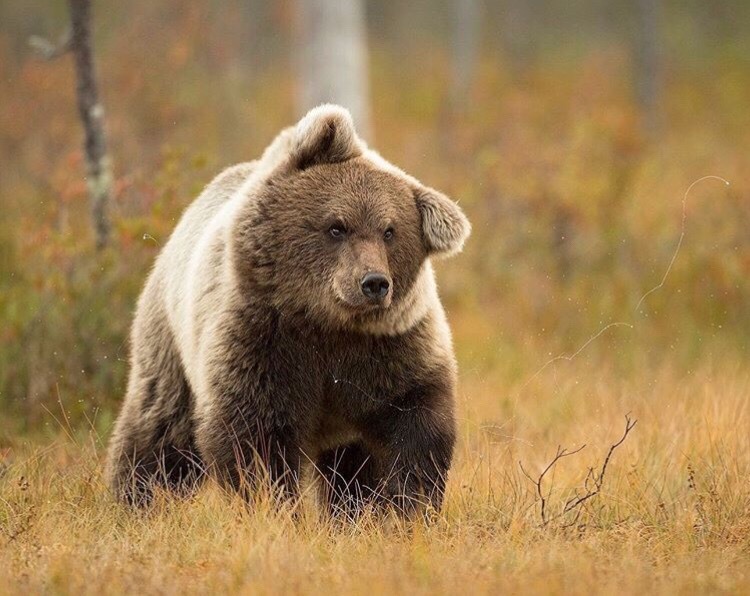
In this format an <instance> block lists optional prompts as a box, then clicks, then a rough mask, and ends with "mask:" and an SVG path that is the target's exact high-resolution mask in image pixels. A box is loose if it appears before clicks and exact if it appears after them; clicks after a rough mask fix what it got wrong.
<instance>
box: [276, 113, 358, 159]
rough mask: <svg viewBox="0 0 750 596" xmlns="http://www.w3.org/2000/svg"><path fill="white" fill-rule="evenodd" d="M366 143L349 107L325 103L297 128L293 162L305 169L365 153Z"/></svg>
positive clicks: (292, 150) (292, 151)
mask: <svg viewBox="0 0 750 596" xmlns="http://www.w3.org/2000/svg"><path fill="white" fill-rule="evenodd" d="M362 149H363V145H362V142H361V141H360V140H359V137H358V136H357V133H356V131H355V130H354V122H353V120H352V116H351V114H350V113H349V111H348V110H346V109H345V108H342V107H341V106H336V105H332V104H323V105H321V106H318V107H317V108H313V109H312V110H310V111H309V112H308V113H307V115H306V116H305V117H304V118H302V120H300V121H299V123H298V124H297V126H296V127H295V129H294V138H293V140H292V146H291V152H290V154H291V159H292V163H293V164H294V165H295V166H296V167H297V168H299V169H301V170H304V169H305V168H309V167H310V166H313V165H317V164H323V163H338V162H341V161H346V160H348V159H352V158H353V157H357V156H359V155H362Z"/></svg>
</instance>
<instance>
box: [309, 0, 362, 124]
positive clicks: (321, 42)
mask: <svg viewBox="0 0 750 596" xmlns="http://www.w3.org/2000/svg"><path fill="white" fill-rule="evenodd" d="M298 8H299V38H300V40H301V44H300V48H299V60H298V61H297V68H298V70H299V73H298V77H299V101H298V106H299V112H300V114H303V113H305V112H307V110H309V109H310V108H312V107H315V106H316V105H318V104H321V103H326V102H330V103H337V104H340V105H342V106H344V107H345V108H347V109H348V110H349V111H350V112H351V114H352V117H353V118H354V122H355V124H356V125H357V129H358V131H359V133H360V134H361V135H362V136H363V137H364V138H366V139H367V138H369V137H370V131H371V125H370V102H369V89H368V87H369V85H368V80H367V43H366V32H365V7H364V2H363V0H345V1H344V0H298Z"/></svg>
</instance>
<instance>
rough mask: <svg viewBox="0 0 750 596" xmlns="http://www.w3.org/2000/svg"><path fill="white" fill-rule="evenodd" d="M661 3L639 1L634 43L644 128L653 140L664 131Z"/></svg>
mask: <svg viewBox="0 0 750 596" xmlns="http://www.w3.org/2000/svg"><path fill="white" fill-rule="evenodd" d="M661 10H662V5H661V0H638V2H637V11H638V21H637V33H636V35H635V39H634V43H635V48H634V62H635V73H634V79H635V91H636V96H637V99H638V104H639V106H640V108H641V113H642V117H643V125H644V128H645V129H646V132H647V133H648V134H649V135H650V136H654V135H656V134H657V133H658V132H659V129H660V128H661V110H660V109H659V102H660V98H661V56H660V39H659V35H660V29H661V26H660V22H661Z"/></svg>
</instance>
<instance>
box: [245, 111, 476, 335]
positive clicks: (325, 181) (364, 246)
mask: <svg viewBox="0 0 750 596" xmlns="http://www.w3.org/2000/svg"><path fill="white" fill-rule="evenodd" d="M258 169H259V171H263V172H264V173H263V174H262V176H260V179H259V180H258V181H257V182H256V183H255V184H253V189H252V191H251V192H249V193H248V194H249V195H250V196H251V197H252V199H251V201H249V204H248V207H247V209H246V211H245V213H244V214H243V215H242V217H241V218H240V224H239V225H238V228H237V231H238V233H237V234H236V235H235V238H236V239H237V240H238V241H237V242H236V243H235V246H237V247H238V249H239V251H240V254H239V255H238V257H239V258H238V261H237V263H238V265H239V266H240V267H241V271H240V275H241V276H242V277H244V278H246V279H247V280H249V281H250V282H251V285H253V286H254V289H255V291H257V290H259V289H260V290H266V291H265V292H264V295H265V296H266V298H267V299H268V300H270V301H271V302H272V303H273V304H274V306H275V307H276V308H277V309H279V311H280V312H293V313H301V314H304V315H305V316H306V317H307V318H308V319H313V320H315V321H316V322H317V323H318V324H321V325H323V326H328V327H332V328H345V329H349V330H352V329H354V330H364V331H367V332H371V333H385V334H388V333H399V332H403V331H405V330H406V329H408V328H409V327H410V326H411V325H413V324H414V323H415V322H416V321H417V320H419V318H420V317H421V316H423V315H424V313H425V312H426V310H427V308H428V306H429V304H428V303H429V301H430V300H432V299H435V297H436V294H435V287H434V279H433V274H432V269H431V266H430V258H431V257H436V256H447V255H452V254H454V253H456V252H458V251H460V250H461V248H462V247H463V244H464V241H465V240H466V238H467V237H468V236H469V233H470V230H471V227H470V225H469V222H468V220H467V219H466V217H465V215H464V214H463V212H462V211H461V209H460V208H459V207H458V205H456V203H454V202H453V201H452V200H450V199H449V198H448V197H446V196H445V195H443V194H441V193H439V192H437V191H435V190H433V189H431V188H428V187H426V186H424V185H422V184H421V183H420V182H419V181H417V180H416V179H415V178H413V177H411V176H409V175H407V174H405V173H404V172H402V171H401V170H399V169H398V168H396V167H395V166H393V165H391V164H390V163H388V162H387V161H385V160H384V159H383V158H381V157H380V156H379V155H378V154H377V153H375V152H374V151H372V150H370V149H368V148H367V146H366V145H365V144H364V143H363V141H362V140H361V139H360V138H359V137H358V136H357V133H356V131H355V129H354V125H353V122H352V118H351V116H350V115H349V112H348V111H346V110H345V109H344V108H341V107H338V106H333V105H323V106H319V107H317V108H315V109H313V110H312V111H310V112H309V113H308V114H307V115H306V116H305V117H304V118H303V119H302V120H301V121H300V122H299V123H298V124H297V126H296V127H294V128H291V129H287V130H285V131H283V132H282V133H281V134H280V135H279V137H277V139H276V140H275V141H274V142H273V143H272V144H271V146H270V147H269V148H268V149H267V150H266V152H265V154H264V156H263V157H262V158H261V161H260V164H259V166H258Z"/></svg>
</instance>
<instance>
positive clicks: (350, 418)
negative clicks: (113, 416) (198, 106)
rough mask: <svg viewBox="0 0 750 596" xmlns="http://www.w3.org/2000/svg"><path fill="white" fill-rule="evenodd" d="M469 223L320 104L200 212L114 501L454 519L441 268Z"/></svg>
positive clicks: (152, 305)
mask: <svg viewBox="0 0 750 596" xmlns="http://www.w3.org/2000/svg"><path fill="white" fill-rule="evenodd" d="M469 232H470V225H469V222H468V220H467V219H466V217H465V216H464V214H463V213H462V212H461V210H460V209H459V207H458V206H457V205H456V204H455V203H454V202H453V201H451V200H450V199H448V198H447V197H446V196H444V195H442V194H440V193H439V192H437V191H435V190H433V189H431V188H428V187H426V186H424V185H422V184H421V183H420V182H418V181H417V180H416V179H414V178H413V177H411V176H409V175H407V174H405V173H404V172H402V171H401V170H399V169H398V168H396V167H395V166H393V165H391V164H390V163H388V162H387V161H385V160H384V159H383V158H382V157H380V156H379V155H378V154H377V153H375V152H374V151H372V150H371V149H369V148H368V147H367V146H366V145H365V144H364V142H363V141H362V140H361V139H360V138H358V136H357V134H356V132H355V130H354V126H353V124H352V119H351V116H350V115H349V113H348V112H347V111H346V110H345V109H343V108H341V107H338V106H333V105H323V106H319V107H317V108H315V109H313V110H312V111H310V112H309V113H308V114H307V115H306V116H305V117H304V118H303V119H302V120H301V121H300V122H299V123H298V124H297V125H296V127H293V128H289V129H286V130H284V131H283V132H282V133H281V134H280V135H279V136H278V137H277V138H276V139H275V140H274V141H273V143H272V144H271V145H270V146H269V148H268V149H266V151H265V152H264V154H263V156H262V157H261V158H260V159H259V160H257V161H255V162H252V163H247V164H241V165H238V166H234V167H232V168H229V169H228V170H226V171H224V172H223V173H222V174H221V175H219V176H218V177H217V178H216V179H215V180H214V181H213V182H211V184H209V185H208V187H206V189H205V190H204V191H203V193H202V194H201V195H200V196H199V197H198V199H196V201H195V202H194V203H192V205H190V207H189V208H188V209H187V210H186V211H185V213H184V215H183V217H182V219H181V221H180V222H179V224H178V226H177V228H176V229H175V231H174V233H173V234H172V236H171V238H170V239H169V242H168V243H167V244H166V245H165V246H164V248H163V250H162V251H161V254H160V255H159V257H158V259H157V261H156V265H155V266H154V269H153V271H152V272H151V275H150V276H149V278H148V281H147V282H146V286H145V288H144V290H143V292H142V294H141V297H140V300H139V302H138V307H137V311H136V315H135V320H134V323H133V328H132V337H131V342H132V343H131V362H130V366H131V368H130V377H129V381H128V388H127V395H126V397H125V401H124V404H123V406H122V411H121V413H120V415H119V418H118V419H117V423H116V426H115V429H114V434H113V436H112V439H111V443H110V447H109V454H108V465H107V468H108V469H107V476H108V480H109V483H110V485H111V487H112V489H113V490H114V493H115V495H116V496H117V497H118V498H119V499H121V500H123V501H125V502H128V503H134V504H146V503H148V502H149V501H150V499H151V497H152V492H153V489H154V487H155V486H156V485H160V486H162V487H166V488H169V489H172V490H174V491H176V492H178V493H186V492H189V491H192V490H193V489H194V488H195V487H196V486H197V484H198V482H199V481H200V480H201V478H203V477H204V475H205V474H206V473H208V474H210V475H212V476H213V477H215V478H216V479H217V480H219V481H220V482H221V483H222V484H224V485H225V486H227V487H230V488H232V489H236V490H239V491H243V492H244V491H245V490H254V489H257V486H258V482H259V481H260V480H261V479H263V481H265V482H269V481H270V483H271V486H273V487H275V489H276V490H277V491H278V494H280V495H284V496H286V497H289V498H294V497H295V496H296V495H298V494H299V481H300V478H301V477H302V472H303V471H304V472H305V478H308V477H309V474H308V472H309V471H312V472H314V473H317V474H318V475H319V477H321V478H322V481H321V482H320V485H321V486H322V492H323V498H324V501H325V503H326V508H327V510H328V511H329V512H330V513H332V514H337V513H339V512H342V511H343V512H347V514H348V513H351V512H356V511H360V510H361V509H362V507H363V506H365V505H367V504H369V503H375V504H383V505H386V506H393V505H395V506H396V508H397V509H399V510H400V511H403V512H406V513H407V514H412V513H413V512H415V511H419V510H421V511H424V508H425V506H431V507H433V508H434V509H435V510H437V509H439V508H440V506H441V503H442V498H443V493H444V487H445V481H446V474H447V472H448V469H449V467H450V463H451V457H452V452H453V445H454V441H455V436H456V428H455V420H454V395H455V390H456V363H455V359H454V355H453V348H452V344H451V336H450V330H449V328H448V325H447V322H446V318H445V314H444V311H443V308H442V306H441V304H440V301H439V299H438V294H437V289H436V285H435V277H434V274H433V270H432V266H431V263H430V260H431V259H432V258H433V257H440V256H445V255H450V254H453V253H456V252H458V251H459V250H461V248H462V246H463V243H464V241H465V240H466V238H467V237H468V235H469Z"/></svg>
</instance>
